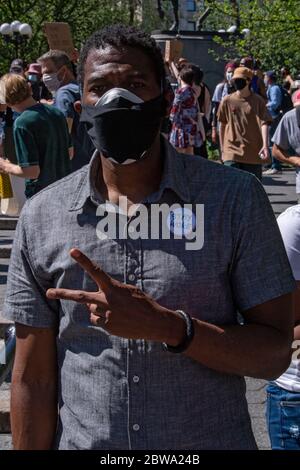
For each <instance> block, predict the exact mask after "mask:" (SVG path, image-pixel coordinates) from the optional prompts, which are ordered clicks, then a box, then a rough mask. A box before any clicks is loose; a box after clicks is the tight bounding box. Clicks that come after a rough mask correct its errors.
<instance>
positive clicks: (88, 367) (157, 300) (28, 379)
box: [3, 25, 295, 450]
mask: <svg viewBox="0 0 300 470" xmlns="http://www.w3.org/2000/svg"><path fill="white" fill-rule="evenodd" d="M79 79H80V81H81V84H82V88H83V97H82V117H81V119H82V121H83V122H84V123H85V124H86V126H87V129H88V132H89V135H90V136H91V138H92V139H93V141H94V143H95V146H96V149H97V151H96V152H95V154H94V156H93V158H92V160H91V162H90V163H89V165H87V166H86V167H84V168H82V169H81V170H79V171H77V172H75V173H73V174H72V175H70V176H69V177H67V178H64V180H63V181H61V182H60V183H57V184H55V185H52V187H51V188H48V189H45V190H44V191H42V192H41V193H40V194H39V195H37V196H35V197H33V198H32V199H31V200H30V201H29V202H28V203H27V205H26V207H25V209H24V210H23V213H22V215H21V217H20V219H19V222H18V227H17V234H16V239H15V240H16V241H15V243H14V248H13V251H12V256H11V263H10V269H9V277H8V285H7V291H6V301H5V306H4V312H3V314H4V315H5V316H6V317H9V318H12V319H14V321H15V322H16V336H17V346H16V357H15V366H14V371H13V380H12V382H13V393H12V397H13V402H12V433H13V442H14V447H15V449H50V448H58V449H86V450H88V449H97V450H108V449H115V450H117V449H119V450H121V449H123V450H124V449H129V450H138V449H144V450H145V449H149V450H150V449H158V450H159V449H174V450H176V449H177V450H180V449H195V450H196V449H197V450H200V449H255V448H256V444H255V441H254V437H253V433H252V430H251V424H250V418H249V414H248V409H247V403H246V399H245V382H244V379H243V378H242V376H243V375H251V376H254V377H268V378H271V377H274V376H278V375H279V374H280V373H282V371H283V370H284V369H285V368H286V367H287V364H288V361H289V360H290V340H291V337H292V333H293V317H292V310H291V295H290V294H289V293H290V292H291V291H292V290H293V289H294V287H295V284H294V281H293V278H292V275H291V271H290V267H289V264H288V261H287V257H286V254H285V251H284V247H283V246H282V241H281V238H280V235H279V231H278V227H277V224H276V220H275V217H274V215H273V211H272V208H271V206H270V204H269V202H268V200H267V196H266V194H265V192H264V190H263V188H262V186H261V184H260V183H259V182H258V181H257V179H256V178H254V177H253V176H252V175H249V174H248V173H246V172H237V171H234V170H231V169H230V168H226V167H224V166H223V165H215V164H214V163H213V162H209V161H207V160H206V159H203V158H200V157H198V156H194V155H192V156H190V155H185V154H178V153H177V152H176V151H175V149H174V148H173V147H172V146H171V145H169V143H168V141H167V140H166V139H164V138H162V136H161V133H160V125H161V122H162V119H163V117H164V116H165V115H166V114H168V112H169V108H170V103H169V102H168V101H167V100H168V95H169V90H168V88H167V87H166V82H165V68H164V62H163V58H162V55H161V50H160V48H159V46H158V45H157V44H156V43H155V41H154V40H153V39H152V38H151V37H150V36H149V35H148V34H146V33H144V32H143V31H140V30H137V29H135V28H133V27H129V26H124V25H114V26H110V27H106V28H105V29H103V30H101V31H98V32H96V33H94V34H93V35H92V36H91V37H90V38H89V39H88V40H87V42H86V43H85V45H84V46H83V48H82V51H81V57H80V63H79ZM245 193H246V194H247V196H248V197H247V198H245V197H243V195H244V194H245ZM124 199H126V202H125V201H124ZM175 204H176V206H175V207H174V205H175ZM202 205H204V207H205V212H204V214H203V212H201V210H200V209H201V207H202ZM158 206H159V207H158ZM171 207H173V209H172V211H171ZM157 209H160V211H159V213H158V212H156V215H155V213H154V212H153V211H157ZM199 210H200V212H199ZM161 211H165V212H164V214H163V213H162V212H161ZM174 211H177V212H174ZM175 213H177V214H178V213H180V214H182V217H179V221H177V220H175V222H176V223H173V222H171V218H172V219H173V220H174V217H175V215H174V214H175ZM199 214H200V215H199ZM156 216H158V218H157V217H156ZM139 217H140V219H139ZM182 219H183V222H184V223H182ZM180 220H181V223H180ZM188 221H190V222H189V223H188ZM177 222H179V223H177ZM156 224H157V225H156ZM149 226H150V231H149V230H147V227H149ZM183 226H184V227H183ZM193 227H195V228H197V230H199V231H200V232H201V233H202V229H203V230H205V241H204V245H203V244H202V243H201V240H199V241H200V243H199V244H198V245H197V247H193V249H191V247H190V246H188V248H187V247H186V242H187V241H188V239H187V237H188V235H190V234H191V230H193ZM166 228H168V230H167V231H166ZM157 229H158V232H157ZM182 229H183V231H184V236H182V237H180V236H179V234H180V232H181V230H182ZM140 230H141V231H142V232H144V230H146V231H147V233H146V234H145V233H144V234H143V235H142V233H141V231H140ZM152 230H154V231H155V232H156V233H155V232H154V233H153V234H152ZM220 231H221V232H222V236H220ZM167 233H168V234H169V237H167ZM156 234H158V236H157V235H156ZM171 234H173V236H171ZM175 235H176V236H175ZM200 238H201V235H200ZM201 245H202V246H201ZM80 250H83V251H84V252H85V254H83V253H82V252H81V251H80ZM274 250H275V251H276V253H277V256H276V258H275V259H274V256H273V253H274ZM257 253H259V254H261V253H262V254H263V257H262V258H260V257H259V256H257ZM91 260H93V262H92V261H91ZM266 278H267V281H268V282H266ZM237 311H239V312H241V313H242V314H243V316H244V323H245V324H244V325H239V324H238V321H237ZM29 410H30V412H29ZM58 410H59V412H58Z"/></svg>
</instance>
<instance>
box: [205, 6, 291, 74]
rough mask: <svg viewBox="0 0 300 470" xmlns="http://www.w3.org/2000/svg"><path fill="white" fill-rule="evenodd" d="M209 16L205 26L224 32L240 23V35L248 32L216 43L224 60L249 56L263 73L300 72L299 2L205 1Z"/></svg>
mask: <svg viewBox="0 0 300 470" xmlns="http://www.w3.org/2000/svg"><path fill="white" fill-rule="evenodd" d="M206 3H207V4H208V5H209V6H211V7H212V13H211V15H210V16H209V18H208V21H207V22H206V23H205V26H206V28H207V26H213V28H214V29H217V30H218V29H221V28H222V29H225V30H226V29H227V28H228V27H229V26H231V25H233V24H237V21H239V22H240V31H242V30H243V29H244V28H248V29H249V30H250V35H249V37H248V38H247V37H244V36H242V35H241V36H240V37H237V36H235V37H234V36H233V37H232V39H231V40H229V41H227V40H226V41H224V40H222V39H220V38H216V41H217V42H218V43H220V44H222V45H224V46H225V50H226V55H227V57H226V59H227V58H232V57H235V56H240V57H241V56H245V55H253V56H254V57H255V58H257V59H259V60H260V61H261V62H262V65H263V68H264V69H275V70H278V69H279V68H280V67H281V66H283V65H286V66H289V67H290V69H291V70H292V71H293V72H294V73H295V72H298V73H299V72H300V48H299V37H300V1H299V0H223V1H220V0H207V2H206Z"/></svg>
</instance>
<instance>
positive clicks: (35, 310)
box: [2, 203, 59, 328]
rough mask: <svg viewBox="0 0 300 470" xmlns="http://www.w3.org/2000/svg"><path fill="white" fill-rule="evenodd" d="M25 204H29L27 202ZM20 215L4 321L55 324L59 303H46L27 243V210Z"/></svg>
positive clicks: (42, 286)
mask: <svg viewBox="0 0 300 470" xmlns="http://www.w3.org/2000/svg"><path fill="white" fill-rule="evenodd" d="M27 204H28V203H27ZM27 204H25V206H24V208H23V210H22V213H21V215H20V218H19V221H18V224H17V229H16V234H15V238H14V243H13V247H12V253H11V258H10V263H9V271H8V278H7V288H6V295H5V301H4V307H3V312H2V315H3V317H4V318H7V319H9V320H12V321H15V322H17V323H21V324H24V325H28V326H33V327H36V328H53V327H56V326H57V324H58V318H59V316H58V312H59V309H58V303H57V301H53V300H48V299H47V297H46V290H47V289H48V288H49V287H51V286H50V285H49V286H46V285H45V284H44V282H43V280H41V279H40V278H39V276H38V275H37V274H36V272H35V269H34V267H33V264H32V261H31V259H30V255H29V251H28V248H27V243H26V224H25V220H26V208H27Z"/></svg>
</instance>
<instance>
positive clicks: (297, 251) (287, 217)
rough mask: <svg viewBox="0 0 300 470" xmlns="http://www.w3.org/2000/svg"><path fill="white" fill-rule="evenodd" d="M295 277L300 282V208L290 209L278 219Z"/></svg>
mask: <svg viewBox="0 0 300 470" xmlns="http://www.w3.org/2000/svg"><path fill="white" fill-rule="evenodd" d="M277 222H278V226H279V229H280V232H281V235H282V238H283V243H284V246H285V249H286V252H287V255H288V258H289V261H290V263H291V267H292V270H293V274H294V277H295V279H296V280H297V281H299V280H300V208H299V206H292V207H289V208H288V209H287V210H286V211H284V212H283V213H282V214H281V215H280V216H279V217H278V219H277Z"/></svg>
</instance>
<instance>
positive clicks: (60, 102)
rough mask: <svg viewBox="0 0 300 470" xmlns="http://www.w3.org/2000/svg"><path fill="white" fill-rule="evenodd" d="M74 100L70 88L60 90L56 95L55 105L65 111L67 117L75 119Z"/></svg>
mask: <svg viewBox="0 0 300 470" xmlns="http://www.w3.org/2000/svg"><path fill="white" fill-rule="evenodd" d="M74 101H75V100H74V95H73V94H72V93H71V92H70V91H69V90H58V92H57V94H56V96H55V101H54V105H55V107H56V108H57V109H59V110H60V111H61V112H62V113H63V115H64V116H65V118H72V119H74V116H75V110H74V106H73V104H74Z"/></svg>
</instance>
